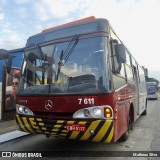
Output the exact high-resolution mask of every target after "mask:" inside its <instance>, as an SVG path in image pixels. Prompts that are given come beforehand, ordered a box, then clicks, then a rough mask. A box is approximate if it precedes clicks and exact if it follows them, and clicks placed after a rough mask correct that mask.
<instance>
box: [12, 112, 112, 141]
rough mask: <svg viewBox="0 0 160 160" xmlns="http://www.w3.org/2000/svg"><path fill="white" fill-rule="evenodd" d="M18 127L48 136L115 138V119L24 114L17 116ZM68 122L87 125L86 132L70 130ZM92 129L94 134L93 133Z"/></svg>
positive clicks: (105, 139) (94, 139)
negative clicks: (46, 117) (72, 118)
mask: <svg viewBox="0 0 160 160" xmlns="http://www.w3.org/2000/svg"><path fill="white" fill-rule="evenodd" d="M15 119H16V122H17V126H18V129H19V130H21V131H24V132H29V133H32V134H44V135H47V136H60V137H63V138H66V139H77V140H85V141H95V142H105V143H110V142H112V139H113V133H114V126H113V120H95V121H92V122H88V121H78V120H75V121H74V120H73V121H72V120H70V121H66V120H50V119H42V118H34V117H26V116H22V115H18V114H17V115H16V116H15ZM66 124H83V125H85V126H86V130H85V131H84V132H81V131H68V130H67V129H66ZM91 130H92V131H94V134H91Z"/></svg>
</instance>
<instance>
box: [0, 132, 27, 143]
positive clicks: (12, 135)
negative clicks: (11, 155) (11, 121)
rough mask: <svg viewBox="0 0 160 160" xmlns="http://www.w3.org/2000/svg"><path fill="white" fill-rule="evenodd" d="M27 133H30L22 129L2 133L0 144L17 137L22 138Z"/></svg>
mask: <svg viewBox="0 0 160 160" xmlns="http://www.w3.org/2000/svg"><path fill="white" fill-rule="evenodd" d="M26 135H30V134H29V133H25V132H21V131H18V130H16V131H13V132H9V133H5V134H1V135H0V144H1V143H4V142H7V141H10V140H13V139H16V138H20V137H23V136H26Z"/></svg>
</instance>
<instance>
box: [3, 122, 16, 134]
mask: <svg viewBox="0 0 160 160" xmlns="http://www.w3.org/2000/svg"><path fill="white" fill-rule="evenodd" d="M15 130H17V128H16V122H15V120H9V121H0V135H2V134H5V133H8V132H12V131H15Z"/></svg>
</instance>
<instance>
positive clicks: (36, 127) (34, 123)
mask: <svg viewBox="0 0 160 160" xmlns="http://www.w3.org/2000/svg"><path fill="white" fill-rule="evenodd" d="M39 120H40V119H39ZM29 121H30V123H31V125H32V127H33V128H34V129H37V130H40V128H39V127H38V126H35V125H37V123H36V122H35V121H34V118H29Z"/></svg>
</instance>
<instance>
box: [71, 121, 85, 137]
mask: <svg viewBox="0 0 160 160" xmlns="http://www.w3.org/2000/svg"><path fill="white" fill-rule="evenodd" d="M78 124H86V122H79V123H78ZM79 133H80V131H73V132H72V134H71V136H70V137H69V139H76V138H77V136H78V134H79Z"/></svg>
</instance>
